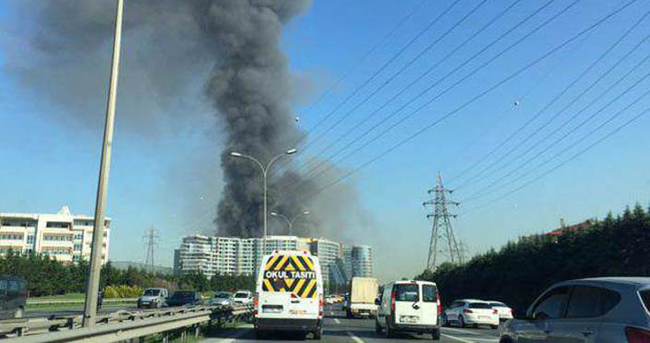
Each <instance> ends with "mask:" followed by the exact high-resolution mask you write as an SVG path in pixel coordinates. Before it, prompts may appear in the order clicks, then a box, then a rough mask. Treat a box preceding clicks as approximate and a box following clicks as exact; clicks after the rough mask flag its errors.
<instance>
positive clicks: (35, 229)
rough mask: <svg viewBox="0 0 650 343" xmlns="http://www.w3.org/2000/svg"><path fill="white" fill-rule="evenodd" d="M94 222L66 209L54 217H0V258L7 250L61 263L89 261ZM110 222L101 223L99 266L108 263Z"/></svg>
mask: <svg viewBox="0 0 650 343" xmlns="http://www.w3.org/2000/svg"><path fill="white" fill-rule="evenodd" d="M94 227H95V225H94V218H93V217H91V216H86V215H73V214H72V213H71V212H70V209H69V208H68V207H67V206H64V207H62V208H61V210H59V212H57V213H54V214H42V213H0V255H4V254H6V253H7V252H8V251H9V250H12V251H14V252H19V253H25V254H27V253H38V254H46V255H49V256H51V257H53V258H55V259H57V260H58V261H62V262H68V263H72V262H78V261H80V260H82V259H83V260H88V261H89V260H90V252H91V244H92V237H93V231H94ZM110 229H111V219H110V218H108V217H107V218H106V219H105V220H104V244H103V246H102V263H106V261H108V249H109V242H110Z"/></svg>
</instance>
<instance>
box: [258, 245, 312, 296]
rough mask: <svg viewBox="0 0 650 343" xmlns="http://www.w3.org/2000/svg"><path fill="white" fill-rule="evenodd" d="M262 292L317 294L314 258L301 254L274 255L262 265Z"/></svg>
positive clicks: (301, 294) (299, 294)
mask: <svg viewBox="0 0 650 343" xmlns="http://www.w3.org/2000/svg"><path fill="white" fill-rule="evenodd" d="M262 282H263V283H262V291H264V292H271V293H274V292H278V293H284V292H291V293H293V294H295V295H297V296H299V297H301V298H316V297H317V296H318V291H317V290H318V280H317V278H316V268H315V267H314V260H313V259H312V258H311V257H310V256H303V255H274V256H272V257H271V258H270V259H269V260H268V261H267V262H266V265H265V266H264V277H263V279H262Z"/></svg>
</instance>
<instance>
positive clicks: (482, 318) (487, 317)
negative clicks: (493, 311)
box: [479, 316, 490, 319]
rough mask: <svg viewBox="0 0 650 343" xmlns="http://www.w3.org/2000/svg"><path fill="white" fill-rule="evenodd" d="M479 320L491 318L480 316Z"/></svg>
mask: <svg viewBox="0 0 650 343" xmlns="http://www.w3.org/2000/svg"><path fill="white" fill-rule="evenodd" d="M479 318H481V319H490V317H489V316H479Z"/></svg>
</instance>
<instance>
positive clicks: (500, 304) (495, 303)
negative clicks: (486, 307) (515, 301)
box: [490, 301, 508, 307]
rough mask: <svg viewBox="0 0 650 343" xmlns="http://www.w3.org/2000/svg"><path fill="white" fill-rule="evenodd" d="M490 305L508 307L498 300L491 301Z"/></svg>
mask: <svg viewBox="0 0 650 343" xmlns="http://www.w3.org/2000/svg"><path fill="white" fill-rule="evenodd" d="M490 306H492V307H508V306H506V304H504V303H501V302H498V301H495V302H491V303H490Z"/></svg>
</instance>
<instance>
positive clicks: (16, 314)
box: [14, 307, 25, 318]
mask: <svg viewBox="0 0 650 343" xmlns="http://www.w3.org/2000/svg"><path fill="white" fill-rule="evenodd" d="M23 315H25V310H24V309H23V308H22V307H19V308H17V309H16V312H14V318H22V317H23Z"/></svg>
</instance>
